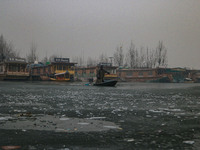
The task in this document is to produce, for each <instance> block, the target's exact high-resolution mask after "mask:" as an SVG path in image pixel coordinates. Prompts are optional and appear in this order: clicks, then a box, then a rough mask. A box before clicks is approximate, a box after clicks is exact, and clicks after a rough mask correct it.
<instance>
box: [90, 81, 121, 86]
mask: <svg viewBox="0 0 200 150" xmlns="http://www.w3.org/2000/svg"><path fill="white" fill-rule="evenodd" d="M116 84H117V80H107V81H104V82H102V83H95V84H93V85H94V86H115V85H116Z"/></svg>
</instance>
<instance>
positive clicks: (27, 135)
mask: <svg viewBox="0 0 200 150" xmlns="http://www.w3.org/2000/svg"><path fill="white" fill-rule="evenodd" d="M0 148H1V149H8V148H15V149H17V148H18V149H30V150H36V149H45V150H53V149H58V150H82V149H83V150H93V149H94V150H97V149H98V150H110V149H112V150H125V149H126V150H128V149H153V150H155V149H200V84H157V83H154V84H151V83H118V84H117V86H116V87H95V86H85V84H84V83H81V82H80V83H76V82H74V83H56V82H0Z"/></svg>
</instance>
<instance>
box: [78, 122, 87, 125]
mask: <svg viewBox="0 0 200 150" xmlns="http://www.w3.org/2000/svg"><path fill="white" fill-rule="evenodd" d="M78 124H80V125H89V123H87V122H79V123H78Z"/></svg>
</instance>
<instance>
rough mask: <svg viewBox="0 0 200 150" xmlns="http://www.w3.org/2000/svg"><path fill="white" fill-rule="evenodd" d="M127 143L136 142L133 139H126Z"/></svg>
mask: <svg viewBox="0 0 200 150" xmlns="http://www.w3.org/2000/svg"><path fill="white" fill-rule="evenodd" d="M125 141H127V142H134V141H135V140H134V139H133V138H131V139H125Z"/></svg>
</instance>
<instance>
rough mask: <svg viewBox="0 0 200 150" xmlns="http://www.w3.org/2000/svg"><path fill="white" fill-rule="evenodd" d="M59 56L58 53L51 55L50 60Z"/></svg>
mask: <svg viewBox="0 0 200 150" xmlns="http://www.w3.org/2000/svg"><path fill="white" fill-rule="evenodd" d="M58 57H59V56H58V55H56V54H53V55H51V56H50V57H49V62H53V61H54V58H58Z"/></svg>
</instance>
